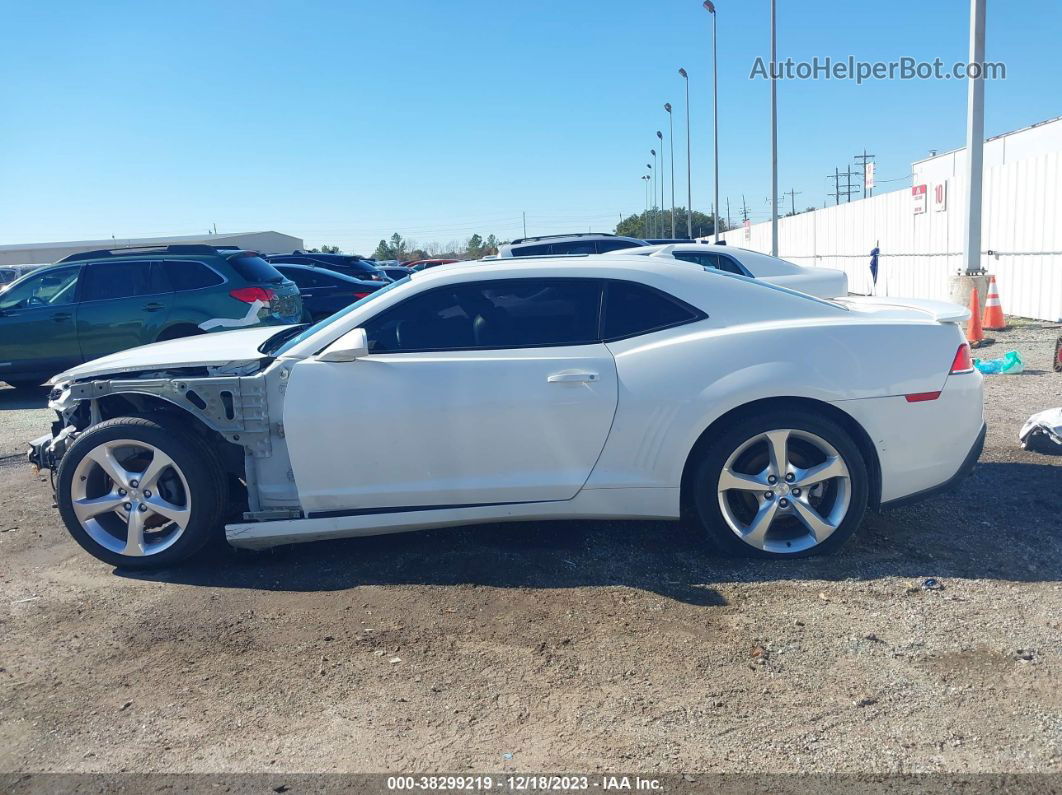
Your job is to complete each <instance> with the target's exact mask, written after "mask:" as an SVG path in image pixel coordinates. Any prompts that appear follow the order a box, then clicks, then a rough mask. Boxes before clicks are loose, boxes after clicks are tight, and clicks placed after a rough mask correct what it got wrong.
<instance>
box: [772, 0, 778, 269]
mask: <svg viewBox="0 0 1062 795" xmlns="http://www.w3.org/2000/svg"><path fill="white" fill-rule="evenodd" d="M775 6H776V0H771V256H772V257H777V256H778V20H777V9H776V8H775Z"/></svg>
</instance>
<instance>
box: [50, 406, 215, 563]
mask: <svg viewBox="0 0 1062 795" xmlns="http://www.w3.org/2000/svg"><path fill="white" fill-rule="evenodd" d="M225 483H226V478H225V475H224V473H223V471H222V469H221V465H220V464H219V463H218V460H217V458H216V457H215V455H214V454H213V453H212V452H211V450H210V448H209V447H208V446H207V445H206V443H205V442H203V441H202V440H201V439H200V438H199V437H197V436H195V435H194V434H192V433H189V432H188V431H186V430H184V429H182V428H180V427H179V425H177V424H176V423H172V424H171V423H168V422H165V421H157V420H155V419H148V418H144V417H120V418H117V419H113V420H107V421H106V422H101V423H100V424H99V425H96V426H93V427H92V428H90V429H89V430H87V431H85V432H84V433H83V434H81V435H80V436H79V437H78V438H77V441H75V442H74V444H73V445H72V446H71V447H70V450H69V451H68V452H67V454H66V455H65V456H63V459H62V461H61V463H60V466H59V473H58V478H57V481H56V501H57V503H58V505H59V513H60V515H61V516H62V518H63V522H64V524H65V525H66V528H67V530H68V531H69V532H70V535H71V536H73V538H74V540H75V541H77V543H78V544H80V545H81V546H82V547H84V548H85V549H86V550H87V551H88V552H89V553H90V554H92V555H94V556H95V557H97V558H99V559H100V560H102V561H104V562H106V563H110V564H111V565H114V566H121V567H125V568H138V569H146V568H158V567H163V566H170V565H173V564H175V563H179V562H180V561H182V560H184V559H186V558H188V557H189V556H191V555H193V554H194V553H196V552H198V551H199V550H200V549H201V548H202V547H203V546H204V545H205V544H206V543H207V541H209V540H210V538H211V536H212V535H213V533H214V532H215V531H216V529H217V527H218V526H219V521H220V517H221V514H222V509H223V506H224V504H225V497H226V495H225Z"/></svg>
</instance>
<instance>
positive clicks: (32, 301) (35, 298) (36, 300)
mask: <svg viewBox="0 0 1062 795" xmlns="http://www.w3.org/2000/svg"><path fill="white" fill-rule="evenodd" d="M26 306H48V302H47V301H45V300H44V299H43V298H41V297H40V296H39V295H31V296H30V297H29V298H27V299H26Z"/></svg>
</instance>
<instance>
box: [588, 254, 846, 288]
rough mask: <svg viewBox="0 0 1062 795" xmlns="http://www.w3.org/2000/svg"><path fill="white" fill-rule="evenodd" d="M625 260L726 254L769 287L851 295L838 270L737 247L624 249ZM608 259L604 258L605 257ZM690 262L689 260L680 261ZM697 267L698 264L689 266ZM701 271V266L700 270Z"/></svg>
mask: <svg viewBox="0 0 1062 795" xmlns="http://www.w3.org/2000/svg"><path fill="white" fill-rule="evenodd" d="M616 253H617V254H622V255H624V256H635V257H638V256H641V257H653V258H654V259H659V258H667V259H676V257H675V255H676V254H682V253H688V254H722V255H725V256H727V257H730V258H732V259H735V260H737V261H738V262H739V263H740V264H741V265H743V266H744V267H745V268H746V269H747V270H748V271H749V273H751V274H752V276H753V277H754V278H756V279H761V280H763V281H765V282H768V283H769V284H777V285H779V286H780V287H788V288H789V289H790V290H797V291H798V292H802V293H807V294H808V295H814V296H816V297H818V298H839V297H843V296H847V295H848V276H847V274H845V272H844V271H840V270H837V269H835V268H819V267H815V266H808V265H797V264H796V263H794V262H789V261H787V260H783V259H779V258H777V257H771V256H768V255H766V254H761V253H760V252H758V251H749V250H747V249H743V248H737V247H735V246H719V245H714V244H706V243H673V244H668V245H655V246H645V247H643V248H628V249H621V250H619V251H617V252H616ZM602 256H604V255H602ZM679 262H686V260H681V259H680V260H679ZM688 264H690V265H693V264H694V263H688ZM698 267H700V266H698Z"/></svg>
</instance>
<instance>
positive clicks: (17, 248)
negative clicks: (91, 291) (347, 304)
mask: <svg viewBox="0 0 1062 795" xmlns="http://www.w3.org/2000/svg"><path fill="white" fill-rule="evenodd" d="M190 243H194V244H206V245H208V246H236V247H237V248H244V249H248V250H249V251H261V252H263V253H267V254H279V253H284V252H289V251H294V250H295V249H301V248H303V247H304V245H303V242H302V238H298V237H293V236H292V235H284V234H281V233H280V232H232V233H218V234H213V235H175V236H172V237H141V238H108V239H106V240H76V241H70V242H65V243H13V244H10V245H3V246H0V265H44V264H47V263H51V262H58V261H59V260H61V259H62V258H63V257H68V256H70V255H71V254H78V253H80V252H82V251H95V250H97V249H111V248H124V247H127V246H134V247H135V246H167V245H177V244H185V245H187V244H190Z"/></svg>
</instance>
